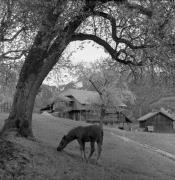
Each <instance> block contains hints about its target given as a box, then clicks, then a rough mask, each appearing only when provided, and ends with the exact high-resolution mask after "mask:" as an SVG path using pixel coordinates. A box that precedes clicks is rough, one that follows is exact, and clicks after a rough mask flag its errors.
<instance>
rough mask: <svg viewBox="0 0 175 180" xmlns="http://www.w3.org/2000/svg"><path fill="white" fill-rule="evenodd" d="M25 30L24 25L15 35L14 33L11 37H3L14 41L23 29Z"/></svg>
mask: <svg viewBox="0 0 175 180" xmlns="http://www.w3.org/2000/svg"><path fill="white" fill-rule="evenodd" d="M24 30H25V28H24V27H22V28H21V29H20V30H18V31H17V32H16V33H15V34H14V35H13V37H11V38H9V39H6V38H4V39H2V40H3V41H13V40H14V39H15V38H16V37H17V36H18V35H19V34H20V33H21V32H22V31H24Z"/></svg>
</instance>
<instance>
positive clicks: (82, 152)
mask: <svg viewBox="0 0 175 180" xmlns="http://www.w3.org/2000/svg"><path fill="white" fill-rule="evenodd" d="M78 143H79V145H80V151H81V158H82V160H83V155H84V159H85V160H86V154H85V143H84V142H83V141H81V140H78Z"/></svg>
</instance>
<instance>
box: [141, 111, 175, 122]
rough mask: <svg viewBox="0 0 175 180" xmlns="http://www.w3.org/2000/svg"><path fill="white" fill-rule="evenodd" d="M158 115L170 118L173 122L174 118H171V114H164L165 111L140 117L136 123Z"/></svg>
mask: <svg viewBox="0 0 175 180" xmlns="http://www.w3.org/2000/svg"><path fill="white" fill-rule="evenodd" d="M159 113H160V114H163V115H164V116H166V117H168V118H170V119H171V120H173V121H175V116H173V115H172V114H170V113H168V112H166V111H165V110H160V111H158V112H150V113H148V114H146V115H144V116H142V117H140V118H139V119H138V121H145V120H147V119H149V118H151V117H153V116H155V115H157V114H159Z"/></svg>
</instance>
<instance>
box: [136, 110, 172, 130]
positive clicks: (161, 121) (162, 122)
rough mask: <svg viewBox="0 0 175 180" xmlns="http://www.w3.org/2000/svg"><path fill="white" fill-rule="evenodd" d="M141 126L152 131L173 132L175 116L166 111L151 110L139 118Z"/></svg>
mask: <svg viewBox="0 0 175 180" xmlns="http://www.w3.org/2000/svg"><path fill="white" fill-rule="evenodd" d="M138 121H139V126H140V128H143V129H144V130H145V131H151V132H164V133H172V132H175V131H174V123H175V117H174V116H173V115H172V114H170V113H168V112H166V111H164V110H160V111H158V112H150V113H148V114H146V115H144V116H142V117H140V118H139V119H138Z"/></svg>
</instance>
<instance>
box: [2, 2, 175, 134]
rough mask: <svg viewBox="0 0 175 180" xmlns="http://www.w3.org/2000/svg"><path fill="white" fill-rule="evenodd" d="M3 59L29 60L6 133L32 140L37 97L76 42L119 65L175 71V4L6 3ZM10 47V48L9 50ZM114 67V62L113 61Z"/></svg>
mask: <svg viewBox="0 0 175 180" xmlns="http://www.w3.org/2000/svg"><path fill="white" fill-rule="evenodd" d="M1 2H2V3H1V9H0V13H1V14H2V16H1V19H0V22H1V23H0V29H1V31H0V43H1V44H0V53H1V54H0V60H2V61H4V60H6V62H11V60H17V59H18V60H19V59H21V58H22V60H23V61H24V63H23V66H22V68H21V71H20V74H19V80H18V83H17V87H16V93H15V96H14V101H13V106H12V110H11V113H10V115H9V118H8V119H7V121H6V123H5V126H4V128H3V131H6V130H9V129H14V128H15V129H17V131H18V133H19V134H21V135H22V136H32V128H31V119H32V111H33V105H34V101H35V97H36V94H37V92H38V90H39V87H40V85H41V84H42V82H43V80H44V79H45V77H46V76H47V75H48V73H49V72H50V70H51V69H52V68H53V66H54V65H55V64H56V63H57V62H58V60H59V59H60V58H61V56H62V54H63V52H64V51H65V49H66V47H67V46H68V44H69V43H70V42H72V41H84V40H91V41H94V42H95V43H97V44H99V45H101V46H102V47H103V48H104V49H105V51H106V52H108V53H109V54H110V56H111V57H112V60H113V65H115V62H117V63H122V64H124V65H127V66H128V67H129V68H130V70H131V71H133V72H134V73H137V70H136V69H135V66H138V67H141V68H142V67H144V68H146V67H149V66H154V69H157V71H165V69H166V68H167V67H168V68H170V69H174V45H175V43H174V37H175V36H174V32H175V31H174V2H173V1H170V0H161V1H158V0H156V1H154V0H146V1H142V0H113V1H109V0H83V1H81V0H45V1H42V0H39V1H38V0H31V1H27V0H7V1H5V0H1ZM4 47H5V48H4ZM111 65H112V63H111Z"/></svg>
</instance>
